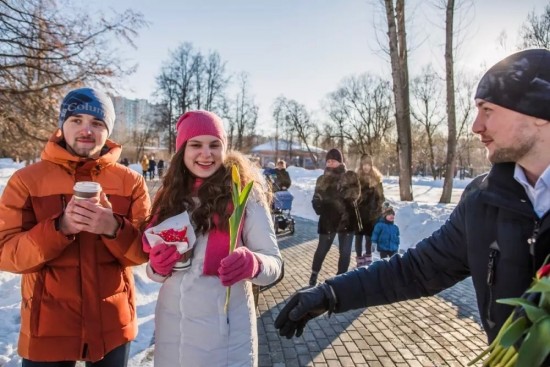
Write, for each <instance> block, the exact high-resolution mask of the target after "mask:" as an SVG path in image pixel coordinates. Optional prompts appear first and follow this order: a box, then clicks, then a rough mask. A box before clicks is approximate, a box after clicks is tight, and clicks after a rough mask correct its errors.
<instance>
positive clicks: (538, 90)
mask: <svg viewBox="0 0 550 367" xmlns="http://www.w3.org/2000/svg"><path fill="white" fill-rule="evenodd" d="M475 98H481V99H483V100H485V101H487V102H491V103H494V104H497V105H499V106H502V107H504V108H507V109H509V110H513V111H516V112H519V113H522V114H524V115H529V116H534V117H538V118H541V119H544V120H549V121H550V50H547V49H542V48H539V49H530V50H524V51H520V52H517V53H515V54H512V55H510V56H508V57H506V58H505V59H503V60H501V61H499V62H498V63H496V64H495V65H494V66H493V67H491V68H490V69H489V70H488V71H487V72H486V73H485V75H484V76H483V77H482V78H481V81H480V82H479V85H478V87H477V91H476V95H475Z"/></svg>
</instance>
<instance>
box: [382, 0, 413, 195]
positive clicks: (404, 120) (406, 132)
mask: <svg viewBox="0 0 550 367" xmlns="http://www.w3.org/2000/svg"><path fill="white" fill-rule="evenodd" d="M395 1H396V3H395V7H394V3H393V0H384V5H385V9H386V19H387V24H388V40H389V54H390V61H391V70H392V80H393V95H394V100H395V120H396V127H397V154H398V162H399V195H400V199H401V200H402V201H412V200H413V192H412V143H411V118H410V114H409V69H408V62H407V36H406V35H407V33H406V31H405V0H395Z"/></svg>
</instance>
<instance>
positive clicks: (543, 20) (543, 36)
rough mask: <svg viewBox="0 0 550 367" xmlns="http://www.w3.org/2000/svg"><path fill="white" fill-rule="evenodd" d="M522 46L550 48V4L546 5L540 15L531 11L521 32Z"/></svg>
mask: <svg viewBox="0 0 550 367" xmlns="http://www.w3.org/2000/svg"><path fill="white" fill-rule="evenodd" d="M519 37H520V43H521V46H522V48H527V47H541V48H550V4H547V5H546V6H545V7H544V11H543V13H542V14H540V15H538V16H537V15H536V14H535V11H534V10H533V11H531V12H530V13H529V15H528V16H527V21H526V22H525V23H523V26H522V27H521V29H520V33H519Z"/></svg>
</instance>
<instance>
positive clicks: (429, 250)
mask: <svg viewBox="0 0 550 367" xmlns="http://www.w3.org/2000/svg"><path fill="white" fill-rule="evenodd" d="M520 60H521V63H522V65H524V66H525V67H526V68H527V70H526V74H528V75H531V76H532V78H533V81H532V83H531V82H528V83H521V84H518V83H514V81H513V80H512V79H513V76H514V73H513V70H514V68H515V65H517V62H518V61H520ZM535 79H536V80H535ZM549 82H550V51H549V50H546V49H531V50H525V51H521V52H518V53H515V54H512V55H510V56H508V57H507V58H505V59H504V60H502V61H500V62H499V63H497V64H496V65H494V66H493V67H492V68H490V69H489V70H488V71H487V73H486V74H485V75H484V76H483V78H482V79H481V81H480V83H479V86H478V88H477V92H476V96H475V101H476V106H477V109H478V114H477V117H476V119H475V121H474V124H473V127H472V130H473V132H474V133H476V134H478V135H479V136H480V139H481V142H482V143H483V144H484V145H485V147H486V149H487V157H488V159H489V160H490V161H491V162H492V163H493V164H494V165H493V167H492V168H491V171H490V172H489V173H488V174H486V175H482V176H480V177H477V178H476V179H475V180H474V181H473V182H472V183H471V184H470V185H469V186H468V187H467V188H466V190H465V191H464V194H463V197H462V199H461V201H460V203H459V204H458V205H457V207H456V208H455V210H454V211H453V212H452V213H451V215H450V218H449V220H448V221H447V222H446V223H445V224H444V225H443V226H442V227H441V228H440V229H439V230H437V231H436V232H434V233H433V234H432V235H431V236H430V237H428V238H426V239H424V240H422V241H421V242H420V243H418V244H417V245H416V247H415V248H411V249H409V250H408V251H407V252H406V253H405V254H404V255H403V256H399V255H396V256H393V257H392V258H391V259H390V260H389V261H379V262H376V263H374V264H373V265H371V266H370V267H368V268H359V269H356V270H353V271H350V272H347V273H345V274H342V275H339V276H336V277H334V278H331V279H328V280H327V281H326V282H325V283H323V284H321V285H319V286H316V287H313V288H309V289H306V290H302V291H299V292H297V293H296V294H294V295H293V296H292V297H291V298H290V300H289V301H288V303H287V304H286V306H285V307H284V308H283V309H282V310H281V312H280V314H279V316H278V317H277V320H276V321H275V326H276V328H278V329H279V333H280V334H281V335H283V336H286V337H287V338H291V337H292V336H294V335H296V336H300V335H301V334H302V332H303V329H304V327H305V325H306V323H307V322H308V321H309V320H310V319H312V318H314V317H317V316H319V315H321V314H323V313H324V312H326V311H328V312H329V313H331V312H344V311H347V310H351V309H356V308H362V307H368V306H376V305H384V304H389V303H392V302H397V301H402V300H407V299H414V298H419V297H424V296H431V295H435V294H437V293H439V292H440V291H442V290H444V289H446V288H449V287H451V286H453V285H454V284H456V283H457V282H459V281H461V280H463V279H465V278H467V277H468V276H472V280H473V283H474V287H475V290H476V296H477V303H478V308H479V312H480V316H481V321H482V323H483V327H484V329H485V332H486V333H487V336H488V340H489V342H491V341H493V339H494V338H495V337H496V335H497V333H498V331H499V329H500V328H501V326H502V324H503V323H504V321H505V320H506V318H507V317H508V316H509V315H510V313H511V312H512V307H510V306H507V305H503V304H500V303H496V300H498V299H501V298H510V297H519V296H521V295H522V294H523V292H524V291H525V290H526V289H527V288H528V287H529V285H530V283H531V281H532V279H533V277H534V276H535V272H536V270H537V269H538V268H539V267H540V266H541V265H542V264H543V262H544V260H545V258H546V256H547V255H548V254H549V253H550V216H549V215H548V211H549V209H550V104H549V103H548V100H549V98H550V89H549V88H545V87H542V85H543V84H548V83H549Z"/></svg>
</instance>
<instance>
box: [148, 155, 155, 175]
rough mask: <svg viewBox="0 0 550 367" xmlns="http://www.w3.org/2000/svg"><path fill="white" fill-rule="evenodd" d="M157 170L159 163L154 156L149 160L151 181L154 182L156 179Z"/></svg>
mask: <svg viewBox="0 0 550 367" xmlns="http://www.w3.org/2000/svg"><path fill="white" fill-rule="evenodd" d="M156 168H157V161H155V157H154V156H151V159H149V180H152V179H154V178H155V170H156Z"/></svg>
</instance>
